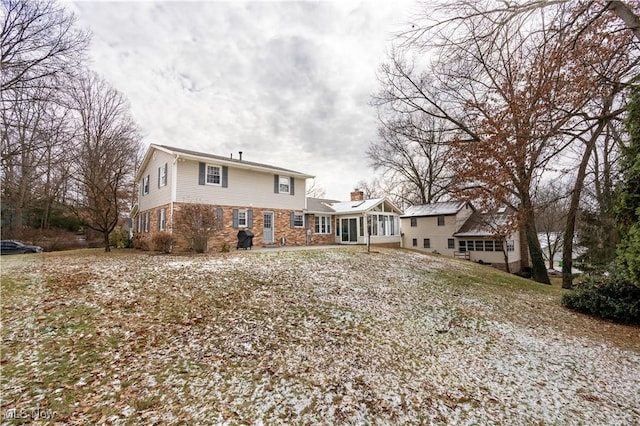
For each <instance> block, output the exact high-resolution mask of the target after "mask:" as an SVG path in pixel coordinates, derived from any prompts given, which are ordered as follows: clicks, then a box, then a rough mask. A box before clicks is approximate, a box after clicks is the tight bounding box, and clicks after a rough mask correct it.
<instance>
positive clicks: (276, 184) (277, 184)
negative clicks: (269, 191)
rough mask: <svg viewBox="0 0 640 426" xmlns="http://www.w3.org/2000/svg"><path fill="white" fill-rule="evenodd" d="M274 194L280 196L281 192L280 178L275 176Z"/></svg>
mask: <svg viewBox="0 0 640 426" xmlns="http://www.w3.org/2000/svg"><path fill="white" fill-rule="evenodd" d="M273 192H275V193H276V194H278V193H279V192H280V176H278V175H273Z"/></svg>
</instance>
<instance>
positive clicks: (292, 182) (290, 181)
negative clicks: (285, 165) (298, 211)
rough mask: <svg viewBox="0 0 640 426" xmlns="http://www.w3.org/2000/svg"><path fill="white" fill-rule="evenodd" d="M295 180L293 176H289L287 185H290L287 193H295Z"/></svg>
mask: <svg viewBox="0 0 640 426" xmlns="http://www.w3.org/2000/svg"><path fill="white" fill-rule="evenodd" d="M295 181H296V180H295V178H294V177H293V176H291V177H290V178H289V185H290V186H289V190H290V191H289V193H290V194H291V195H295V193H296V188H295V185H294V182H295Z"/></svg>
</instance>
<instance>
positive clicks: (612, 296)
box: [562, 268, 640, 324]
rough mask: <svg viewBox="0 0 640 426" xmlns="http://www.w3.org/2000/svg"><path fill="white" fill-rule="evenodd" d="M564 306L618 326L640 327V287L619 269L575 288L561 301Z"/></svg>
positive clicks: (588, 280) (590, 279) (586, 281)
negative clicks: (627, 324)
mask: <svg viewBox="0 0 640 426" xmlns="http://www.w3.org/2000/svg"><path fill="white" fill-rule="evenodd" d="M562 304H563V305H564V306H566V307H567V308H569V309H573V310H575V311H578V312H582V313H585V314H590V315H595V316H598V317H601V318H606V319H610V320H613V321H616V322H621V323H631V324H640V287H638V286H636V285H634V284H633V283H631V282H630V281H629V280H628V279H626V278H625V277H624V276H623V275H622V274H621V273H620V272H619V271H618V270H617V269H616V268H611V269H610V271H609V273H608V274H605V275H601V276H594V277H589V278H588V279H587V280H585V282H583V283H581V284H578V285H576V287H574V289H573V290H571V291H570V292H569V293H566V294H565V295H564V296H563V297H562Z"/></svg>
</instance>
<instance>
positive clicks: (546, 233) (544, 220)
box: [534, 182, 568, 269]
mask: <svg viewBox="0 0 640 426" xmlns="http://www.w3.org/2000/svg"><path fill="white" fill-rule="evenodd" d="M567 192H568V191H567V190H566V188H564V189H563V188H562V187H561V186H560V185H558V184H555V183H554V182H546V183H544V184H543V185H542V186H541V187H539V188H538V191H537V193H536V194H535V197H534V202H535V209H536V228H537V229H538V231H539V232H540V235H541V236H542V238H543V241H544V243H545V244H544V245H545V249H546V257H547V261H548V262H549V269H553V259H554V258H555V256H556V254H558V253H560V252H561V250H562V244H563V241H564V234H565V228H566V225H567V211H568V202H567V199H568V195H567Z"/></svg>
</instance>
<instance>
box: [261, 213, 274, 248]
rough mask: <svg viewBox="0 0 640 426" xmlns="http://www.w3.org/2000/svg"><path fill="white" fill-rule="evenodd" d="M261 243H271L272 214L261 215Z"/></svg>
mask: <svg viewBox="0 0 640 426" xmlns="http://www.w3.org/2000/svg"><path fill="white" fill-rule="evenodd" d="M262 223H263V225H262V241H263V242H264V243H265V244H271V243H273V235H274V234H273V213H271V212H264V213H262Z"/></svg>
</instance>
